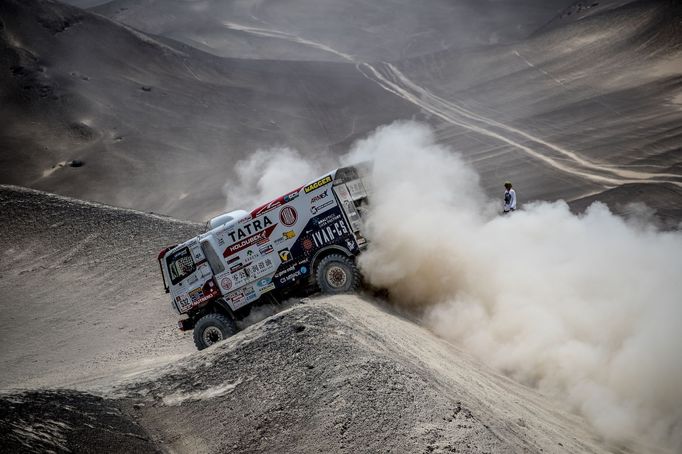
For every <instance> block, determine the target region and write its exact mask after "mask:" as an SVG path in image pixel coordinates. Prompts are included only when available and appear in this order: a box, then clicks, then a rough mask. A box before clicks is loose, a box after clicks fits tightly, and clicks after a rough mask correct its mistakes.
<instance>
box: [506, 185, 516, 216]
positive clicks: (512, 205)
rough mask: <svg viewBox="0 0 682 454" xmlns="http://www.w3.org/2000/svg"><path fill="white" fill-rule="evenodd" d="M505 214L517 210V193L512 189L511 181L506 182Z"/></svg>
mask: <svg viewBox="0 0 682 454" xmlns="http://www.w3.org/2000/svg"><path fill="white" fill-rule="evenodd" d="M504 189H505V190H504V208H503V209H504V214H507V213H511V212H512V211H515V210H516V191H514V190H513V189H512V184H511V181H505V182H504Z"/></svg>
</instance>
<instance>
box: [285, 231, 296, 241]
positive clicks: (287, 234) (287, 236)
mask: <svg viewBox="0 0 682 454" xmlns="http://www.w3.org/2000/svg"><path fill="white" fill-rule="evenodd" d="M295 236H296V232H294V231H293V230H288V231H286V232H284V233H282V238H284V239H285V240H290V239H292V238H293V237H295Z"/></svg>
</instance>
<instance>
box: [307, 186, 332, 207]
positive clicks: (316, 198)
mask: <svg viewBox="0 0 682 454" xmlns="http://www.w3.org/2000/svg"><path fill="white" fill-rule="evenodd" d="M328 195H329V189H325V191H324V192H323V193H321V194H318V195H316V196H315V197H313V198H312V199H310V204H311V205H312V204H313V203H317V202H319V201H320V200H322V199H325V198H327V196H328Z"/></svg>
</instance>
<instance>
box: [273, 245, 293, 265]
mask: <svg viewBox="0 0 682 454" xmlns="http://www.w3.org/2000/svg"><path fill="white" fill-rule="evenodd" d="M277 253H278V254H279V258H280V260H282V263H286V262H289V261H291V258H292V257H291V252H290V251H289V248H288V247H285V248H284V249H280V250H279V251H277Z"/></svg>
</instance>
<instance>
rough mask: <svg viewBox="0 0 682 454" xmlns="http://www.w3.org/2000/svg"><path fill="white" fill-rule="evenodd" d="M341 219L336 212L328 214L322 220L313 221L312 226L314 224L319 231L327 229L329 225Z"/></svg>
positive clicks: (339, 214)
mask: <svg viewBox="0 0 682 454" xmlns="http://www.w3.org/2000/svg"><path fill="white" fill-rule="evenodd" d="M341 219H343V216H341V213H340V212H339V211H337V212H335V213H331V214H328V215H326V216H325V217H323V218H315V219H313V224H315V225H316V226H317V227H318V228H320V229H321V228H324V227H327V226H328V225H330V224H333V223H334V222H336V221H340V220H341Z"/></svg>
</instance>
